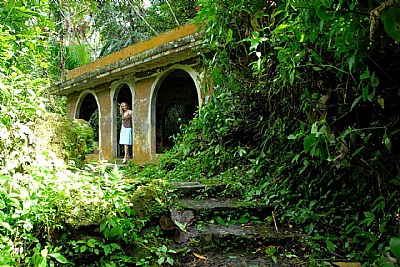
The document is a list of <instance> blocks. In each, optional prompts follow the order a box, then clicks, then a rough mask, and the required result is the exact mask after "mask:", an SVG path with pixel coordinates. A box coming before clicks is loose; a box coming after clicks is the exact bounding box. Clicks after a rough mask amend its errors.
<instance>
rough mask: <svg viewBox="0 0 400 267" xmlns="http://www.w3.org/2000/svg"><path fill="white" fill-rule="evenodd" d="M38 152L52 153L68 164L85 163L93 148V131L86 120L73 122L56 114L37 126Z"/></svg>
mask: <svg viewBox="0 0 400 267" xmlns="http://www.w3.org/2000/svg"><path fill="white" fill-rule="evenodd" d="M34 132H35V137H36V142H35V143H36V144H35V145H36V151H37V153H41V152H42V151H51V152H53V153H54V155H55V156H56V157H57V158H59V159H62V160H65V161H66V162H69V161H70V160H73V161H74V162H75V163H76V164H77V165H80V164H82V163H83V162H84V160H85V156H86V154H87V153H88V151H89V150H90V149H91V148H92V147H93V130H92V129H91V127H90V125H89V124H88V123H87V122H86V121H84V120H71V119H68V118H64V117H61V116H60V115H57V114H54V115H49V117H48V119H46V120H40V121H38V122H37V123H36V125H35V130H34Z"/></svg>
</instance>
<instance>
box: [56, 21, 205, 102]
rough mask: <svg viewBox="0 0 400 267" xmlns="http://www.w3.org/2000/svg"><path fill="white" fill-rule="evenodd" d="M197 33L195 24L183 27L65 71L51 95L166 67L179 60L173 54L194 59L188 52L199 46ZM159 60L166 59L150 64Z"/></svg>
mask: <svg viewBox="0 0 400 267" xmlns="http://www.w3.org/2000/svg"><path fill="white" fill-rule="evenodd" d="M198 30H199V27H198V26H196V25H193V24H188V25H184V26H181V27H179V28H177V29H174V30H172V31H170V32H166V33H163V34H160V35H158V36H156V37H154V38H152V39H149V40H147V41H144V42H141V43H137V44H134V45H132V46H129V47H127V48H125V49H123V50H121V51H119V52H115V53H113V54H110V55H108V56H106V57H103V58H100V59H98V60H96V61H94V62H91V63H89V64H87V65H84V66H82V67H79V68H76V69H73V70H71V71H69V72H68V74H67V77H66V80H65V81H64V82H61V83H59V84H56V85H54V86H52V88H51V93H54V94H60V95H67V94H69V93H71V92H73V91H77V90H81V89H83V88H89V87H92V86H94V85H96V84H99V83H102V82H104V81H105V80H107V79H111V77H108V76H110V75H113V78H116V77H117V76H118V75H121V76H123V75H124V73H125V71H126V70H129V71H130V72H131V73H135V72H139V71H145V70H147V69H151V68H154V67H155V65H157V64H165V63H166V62H165V61H170V62H172V63H173V61H174V60H178V59H177V58H173V55H174V54H179V55H180V57H179V58H191V57H195V56H197V53H190V51H191V50H192V49H193V48H195V47H197V46H199V45H200V44H201V38H202V36H203V33H201V32H199V31H198ZM182 53H183V54H182ZM189 53H190V54H189ZM181 54H182V55H181ZM162 57H165V59H164V60H163V61H162V62H161V61H160V62H158V63H157V64H150V62H152V61H155V60H161V58H162Z"/></svg>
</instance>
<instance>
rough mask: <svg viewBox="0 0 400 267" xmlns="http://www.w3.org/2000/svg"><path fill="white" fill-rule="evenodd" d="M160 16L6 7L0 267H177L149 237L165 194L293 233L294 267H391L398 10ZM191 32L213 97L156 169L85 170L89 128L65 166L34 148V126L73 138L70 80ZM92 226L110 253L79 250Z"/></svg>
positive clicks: (214, 8) (0, 67) (214, 9)
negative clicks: (233, 209) (191, 195)
mask: <svg viewBox="0 0 400 267" xmlns="http://www.w3.org/2000/svg"><path fill="white" fill-rule="evenodd" d="M150 3H151V4H152V5H149V6H147V7H146V6H145V5H144V4H145V3H144V2H143V1H133V0H125V1H107V0H97V1H89V0H88V1H83V0H82V1H79V0H75V1H41V0H32V1H23V0H3V1H2V3H0V33H1V34H0V58H1V61H0V88H1V91H0V97H1V99H0V155H1V157H0V184H1V187H0V225H1V227H0V264H1V265H2V266H59V265H65V266H132V265H135V264H136V265H137V266H156V265H157V264H158V265H161V264H164V265H165V266H167V265H177V264H178V260H179V257H178V258H177V257H174V255H176V254H179V253H181V254H182V253H183V254H184V253H188V252H187V251H175V250H171V249H169V245H170V244H169V243H168V241H167V240H166V239H165V238H164V237H163V232H162V229H160V228H159V227H158V228H157V227H154V228H151V230H150V228H148V227H147V226H148V225H149V224H151V219H152V218H154V217H155V215H157V214H162V213H163V212H165V210H166V209H167V204H166V203H167V195H166V193H165V192H168V190H169V185H168V182H169V181H208V182H211V181H215V182H220V183H223V184H226V188H225V194H226V195H227V196H232V197H235V198H238V199H245V200H249V201H254V200H261V201H263V202H265V203H266V204H268V205H270V206H271V207H272V208H273V210H274V214H275V218H276V220H277V221H278V224H279V225H288V226H290V227H295V228H298V229H300V230H301V231H302V232H303V233H304V238H303V239H302V240H301V244H299V249H298V250H297V251H291V252H290V253H291V255H292V254H293V253H298V254H297V257H300V258H301V259H302V260H303V262H305V264H306V265H329V263H327V262H326V261H325V260H324V259H329V258H337V259H342V260H346V261H358V262H361V263H362V264H363V265H365V266H370V265H374V266H397V265H398V262H399V261H400V237H399V236H400V225H399V222H400V205H399V203H400V195H399V187H400V75H399V74H400V64H399V63H400V45H399V42H400V31H399V28H400V4H399V2H398V1H396V0H388V1H376V0H369V1H358V0H350V1H343V0H338V1H333V0H313V1H294V0H287V1H264V0H234V1H232V0H231V1H227V0H213V1H207V0H199V1H194V0H185V1H179V0H169V1H166V0H165V1H162V0H152V1H150ZM188 22H191V23H199V24H201V25H202V30H203V31H204V34H205V36H204V42H203V46H202V49H201V50H200V51H199V52H201V53H202V56H203V60H204V63H205V68H204V72H203V73H202V75H203V76H202V77H203V78H204V79H205V81H206V82H205V83H204V88H203V90H206V91H207V90H210V87H211V84H212V85H213V90H214V94H213V96H212V97H211V98H210V100H209V101H208V103H206V104H205V105H203V106H202V107H201V108H200V110H199V113H198V114H197V116H196V117H195V118H194V119H193V120H192V121H191V122H190V124H189V125H187V126H182V132H181V133H180V134H179V135H178V136H176V137H175V143H176V145H175V146H174V147H173V148H172V149H171V150H170V151H168V152H167V153H166V154H165V155H164V156H163V157H162V159H161V160H160V162H159V164H157V165H156V166H145V167H139V166H135V165H133V164H131V165H130V168H129V169H125V170H119V169H118V168H114V169H112V170H111V171H110V170H107V169H106V168H105V166H104V165H101V164H100V165H95V164H85V163H84V162H83V161H82V154H84V153H85V151H78V150H76V148H77V147H80V148H82V147H85V144H88V143H89V145H90V142H91V141H90V140H91V138H92V136H93V131H92V130H91V129H90V128H87V127H82V126H71V129H72V130H71V131H69V132H68V133H69V139H68V140H66V141H64V142H65V146H64V148H65V150H66V151H65V152H64V153H63V154H62V155H63V156H62V157H60V156H59V155H57V154H56V153H53V152H52V151H50V150H46V149H43V148H41V147H39V146H38V142H37V140H36V138H35V133H36V129H37V127H36V126H37V125H39V124H41V122H43V121H49V120H50V121H53V120H54V121H61V122H64V123H65V124H66V125H71V124H70V123H71V122H68V120H67V119H65V118H64V115H65V99H63V98H58V97H54V96H51V95H49V94H48V93H47V91H48V88H49V87H50V86H51V84H52V83H55V82H57V81H59V80H60V79H62V78H63V76H62V75H63V74H64V73H65V71H66V70H69V69H72V68H74V67H76V66H79V65H81V64H85V63H87V62H89V61H91V60H94V59H96V58H98V57H101V56H103V55H106V54H108V53H111V52H113V51H117V50H119V49H121V48H123V47H125V46H127V45H130V44H132V43H135V42H138V41H141V40H144V39H146V38H149V37H151V36H154V35H156V34H158V33H161V32H163V31H166V30H169V29H172V28H174V27H176V26H178V25H181V24H184V23H188ZM204 51H208V52H207V53H205V52H204ZM211 81H212V82H211ZM56 114H57V115H56ZM127 180H129V183H127ZM144 207H152V208H151V209H145V208H144ZM265 223H267V224H271V223H272V217H268V218H267V219H266V221H265ZM92 225H99V226H100V227H99V230H98V232H96V234H97V235H101V237H102V238H101V239H99V238H90V237H89V238H88V237H87V236H84V237H83V236H81V235H80V232H79V231H80V230H82V229H86V230H87V231H89V232H90V231H92V229H91V226H92ZM128 251H130V252H131V251H133V252H132V253H128ZM285 253H286V252H282V254H285ZM287 253H289V252H287ZM88 259H90V260H88Z"/></svg>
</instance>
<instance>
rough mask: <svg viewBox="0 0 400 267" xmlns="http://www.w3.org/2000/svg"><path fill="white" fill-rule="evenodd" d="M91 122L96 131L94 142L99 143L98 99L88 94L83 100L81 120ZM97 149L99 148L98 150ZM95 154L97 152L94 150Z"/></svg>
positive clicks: (80, 113)
mask: <svg viewBox="0 0 400 267" xmlns="http://www.w3.org/2000/svg"><path fill="white" fill-rule="evenodd" d="M78 119H83V120H85V121H87V122H89V124H90V126H92V128H93V131H94V141H95V142H96V143H97V144H98V142H99V107H98V106H97V102H96V99H95V98H94V96H93V95H92V94H87V95H86V96H85V98H84V99H83V101H82V103H81V106H80V109H79V118H78ZM96 149H97V148H96ZM93 153H95V151H94V150H93Z"/></svg>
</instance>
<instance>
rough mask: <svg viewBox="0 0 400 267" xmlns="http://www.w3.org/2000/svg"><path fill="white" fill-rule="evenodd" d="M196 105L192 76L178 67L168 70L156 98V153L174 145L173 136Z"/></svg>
mask: <svg viewBox="0 0 400 267" xmlns="http://www.w3.org/2000/svg"><path fill="white" fill-rule="evenodd" d="M198 105H199V103H198V96H197V90H196V85H195V83H194V81H193V79H192V77H191V76H190V75H189V74H188V73H187V72H186V71H184V70H180V69H178V70H173V71H171V72H169V73H168V74H167V76H166V77H165V78H164V79H163V80H162V82H161V84H160V85H159V89H158V92H157V98H156V114H155V115H156V153H164V151H165V150H167V149H170V148H171V147H172V146H173V145H174V141H173V136H174V135H176V134H177V133H179V132H180V128H181V125H182V124H187V123H188V122H189V121H190V120H191V119H192V118H193V117H194V115H195V112H196V110H197V107H198Z"/></svg>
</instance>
